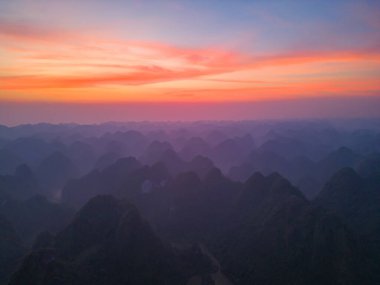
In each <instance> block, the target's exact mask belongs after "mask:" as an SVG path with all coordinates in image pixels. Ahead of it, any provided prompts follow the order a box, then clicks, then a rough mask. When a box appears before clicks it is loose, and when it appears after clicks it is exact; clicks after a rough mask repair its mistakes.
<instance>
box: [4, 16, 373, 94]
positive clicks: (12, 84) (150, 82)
mask: <svg viewBox="0 0 380 285" xmlns="http://www.w3.org/2000/svg"><path fill="white" fill-rule="evenodd" d="M0 39H1V40H2V41H3V42H4V44H3V46H2V47H1V48H0V52H1V51H2V52H3V53H4V54H5V56H4V58H6V61H5V62H3V63H0V89H1V90H3V91H5V90H6V91H8V92H7V93H6V95H1V94H0V99H1V100H5V99H8V100H10V99H12V98H11V96H16V95H17V94H18V95H19V94H20V92H23V93H24V94H25V93H30V94H32V95H31V96H34V97H32V99H33V98H35V99H36V98H45V99H46V100H48V98H49V96H50V98H51V99H50V100H57V98H54V96H58V95H59V96H63V97H60V100H67V99H68V98H70V100H73V101H75V100H80V99H81V98H82V97H86V98H90V99H89V100H91V93H90V92H93V93H92V94H97V95H96V98H97V99H96V100H101V98H102V96H101V95H99V94H101V93H104V94H103V100H105V101H107V100H108V101H112V100H115V98H114V99H113V98H112V96H111V95H112V94H116V93H117V94H118V95H117V100H120V98H123V97H121V95H120V94H123V93H125V94H126V95H125V97H124V98H125V100H142V98H144V100H146V99H147V98H149V94H152V95H153V94H154V97H152V96H151V100H152V101H155V100H158V101H159V100H175V99H176V98H177V99H178V100H252V99H254V98H261V97H262V96H266V98H268V97H270V98H279V97H281V96H282V97H283V96H288V97H290V96H305V95H310V94H313V95H315V94H322V93H328V94H331V93H334V94H338V93H344V92H345V93H353V92H357V93H358V92H359V93H360V92H374V90H379V89H380V84H379V81H378V80H373V79H371V78H369V77H368V75H366V74H365V73H363V74H364V75H361V74H359V73H357V75H355V76H353V78H349V79H347V78H346V79H344V80H341V79H338V78H335V77H331V78H327V79H326V78H324V79H323V80H321V79H320V78H314V80H306V79H305V78H303V77H304V75H305V74H309V73H312V72H313V70H317V71H318V72H319V73H323V72H324V71H326V66H324V65H326V64H329V63H335V64H338V67H337V72H339V71H342V72H343V71H346V70H345V69H346V67H347V64H349V65H350V68H351V69H352V70H353V72H355V70H357V67H358V66H359V65H361V66H363V63H364V65H366V63H371V65H372V66H373V65H375V72H377V73H379V72H380V51H379V50H378V49H373V50H346V51H335V50H331V51H298V52H289V53H282V54H272V55H252V54H247V53H244V52H239V51H228V50H224V49H223V48H215V47H207V48H190V47H177V46H172V45H168V44H164V43H159V42H141V41H127V40H117V39H114V38H107V37H103V36H99V35H91V34H87V35H82V34H78V33H72V32H67V31H60V30H59V29H58V30H56V29H49V28H40V27H33V26H25V25H14V24H10V23H5V22H0ZM368 65H369V64H368ZM296 67H297V68H296ZM264 69H266V73H265V76H266V77H265V76H264V75H262V76H260V72H261V71H262V70H264ZM245 71H247V72H248V73H251V74H252V77H250V78H248V79H246V78H244V79H242V78H236V77H235V76H234V73H239V72H245ZM263 74H264V73H263ZM285 75H286V76H285ZM284 76H285V77H284ZM291 76H292V77H293V79H292V80H289V77H291ZM351 77H352V76H351ZM363 77H364V79H363ZM294 78H295V79H294ZM132 87H133V89H130V88H132ZM135 87H139V88H140V89H136V88H135ZM67 88H71V89H76V91H77V89H81V91H82V92H78V93H79V94H76V95H75V96H77V97H76V98H77V99H76V98H75V96H72V95H64V93H65V92H66V93H67V92H69V91H67ZM123 88H124V89H123ZM128 88H129V89H128ZM60 89H63V90H64V91H62V92H58V91H57V90H60ZM49 90H51V91H49ZM131 90H133V92H135V93H134V95H133V96H131V95H129V94H130V93H131V92H130V91H131ZM153 90H154V91H153ZM48 92H51V93H48ZM12 94H13V95H12ZM38 94H44V96H39V95H38ZM46 94H48V95H46ZM49 94H50V95H49ZM81 94H82V95H81ZM83 94H85V95H83ZM110 94H111V95H110ZM81 96H82V97H81ZM139 96H140V97H139ZM176 96H177V97H176ZM94 97H95V95H94ZM58 100H59V99H58ZM93 100H95V99H93Z"/></svg>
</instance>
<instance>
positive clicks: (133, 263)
mask: <svg viewBox="0 0 380 285" xmlns="http://www.w3.org/2000/svg"><path fill="white" fill-rule="evenodd" d="M213 270H214V267H213V265H212V263H211V261H210V260H209V259H208V258H206V257H205V256H204V255H203V254H202V253H201V251H200V250H199V248H197V247H190V248H188V249H181V250H179V249H174V248H172V247H170V246H168V245H167V244H165V243H163V242H162V241H161V240H160V239H159V238H157V237H156V236H155V234H154V233H153V232H152V230H151V228H150V226H149V225H148V224H147V223H146V222H145V221H144V220H143V219H142V218H141V216H140V214H139V212H138V211H137V209H136V208H135V207H134V206H132V205H130V204H128V203H126V202H122V201H119V200H117V199H115V198H113V197H112V196H107V195H103V196H97V197H95V198H93V199H91V200H90V201H89V202H88V203H87V204H86V205H85V206H84V207H83V208H82V209H81V210H80V211H79V212H78V214H77V215H76V217H75V218H74V220H73V221H72V223H71V224H70V225H69V226H67V227H66V228H65V229H64V230H63V231H61V232H60V233H58V234H57V235H56V236H50V235H49V234H43V235H41V236H40V238H39V239H37V241H36V244H35V249H34V250H33V252H32V253H31V254H30V255H28V256H27V257H26V258H25V260H24V262H23V264H22V266H21V267H20V269H19V270H18V271H17V272H16V273H15V274H14V275H13V277H12V280H11V282H10V285H21V284H22V285H24V284H30V285H37V284H38V285H45V284H49V285H53V284H60V285H64V284H67V285H69V284H70V285H75V284H78V285H79V284H94V285H109V284H114V285H117V284H120V285H121V284H173V285H174V284H175V285H180V284H186V282H187V280H188V279H189V278H190V277H192V276H194V275H207V274H208V273H210V272H212V271H213Z"/></svg>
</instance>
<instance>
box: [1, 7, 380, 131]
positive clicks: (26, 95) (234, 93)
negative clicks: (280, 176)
mask: <svg viewBox="0 0 380 285" xmlns="http://www.w3.org/2000/svg"><path fill="white" fill-rule="evenodd" d="M377 110H380V1H377V0H374V1H370V0H367V1H366V0H362V1H360V0H355V1H350V0H344V1H343V0H342V1H340V0H330V1H328V0H318V1H317V0H310V1H301V0H298V1H296V0H277V1H275V0H267V1H264V0H251V1H248V0H234V1H232V0H229V1H227V0H226V1H224V0H215V1H213V0H202V1H197V0H192V1H190V0H188V1H174V0H167V1H166V0H159V1H158V0H157V1H153V0H151V1H138V0H134V1H127V0H113V1H107V0H81V1H77V0H61V1H58V0H0V123H2V124H10V125H12V124H19V123H31V122H37V121H47V122H49V121H52V122H57V121H59V122H72V121H74V122H99V121H114V120H119V121H120V120H200V119H202V120H203V119H215V120H216V119H218V120H220V119H229V120H230V119H231V120H233V119H257V118H288V117H294V118H297V117H349V116H377V115H380V111H377Z"/></svg>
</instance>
